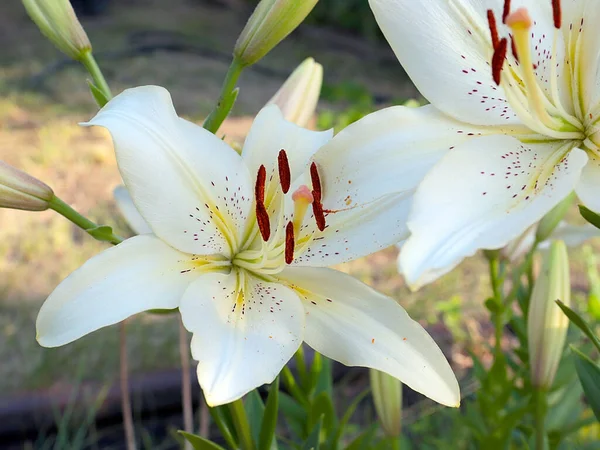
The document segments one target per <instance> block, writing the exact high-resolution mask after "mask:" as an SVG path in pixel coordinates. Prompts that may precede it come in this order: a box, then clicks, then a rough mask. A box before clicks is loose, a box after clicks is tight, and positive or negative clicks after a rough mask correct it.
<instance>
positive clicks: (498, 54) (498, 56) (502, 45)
mask: <svg viewBox="0 0 600 450" xmlns="http://www.w3.org/2000/svg"><path fill="white" fill-rule="evenodd" d="M507 45H508V41H507V40H506V38H502V39H501V40H500V42H499V43H498V47H496V50H494V56H493V57H492V75H493V76H494V83H496V84H497V85H498V86H499V85H500V80H501V77H502V66H503V65H504V59H505V58H506V47H507Z"/></svg>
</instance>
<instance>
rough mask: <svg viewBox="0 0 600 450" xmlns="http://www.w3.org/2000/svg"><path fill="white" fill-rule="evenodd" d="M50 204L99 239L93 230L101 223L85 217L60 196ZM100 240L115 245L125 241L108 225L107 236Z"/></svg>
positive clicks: (54, 198) (51, 207)
mask: <svg viewBox="0 0 600 450" xmlns="http://www.w3.org/2000/svg"><path fill="white" fill-rule="evenodd" d="M49 206H50V209H53V210H54V211H56V212H57V213H59V214H60V215H61V216H63V217H65V218H66V219H68V220H70V221H71V222H73V223H74V224H75V225H77V226H78V227H79V228H81V229H82V230H84V231H86V232H87V233H88V234H90V235H91V236H92V237H94V238H96V239H97V237H96V236H94V234H92V233H91V232H92V231H93V230H96V229H98V228H99V225H97V224H95V223H94V222H92V221H91V220H90V219H88V218H87V217H84V216H82V215H81V214H79V213H78V212H77V211H75V210H74V209H73V208H71V207H70V206H69V205H67V204H66V203H65V202H63V201H62V200H61V199H60V198H58V197H56V196H54V197H53V198H52V200H50V202H49ZM98 240H101V241H106V242H110V243H111V244H113V245H118V244H120V243H121V242H123V240H124V239H123V238H122V237H120V236H117V235H116V234H114V233H113V232H112V230H110V231H108V227H107V234H106V235H105V237H104V238H103V239H98Z"/></svg>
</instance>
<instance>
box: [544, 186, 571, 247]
mask: <svg viewBox="0 0 600 450" xmlns="http://www.w3.org/2000/svg"><path fill="white" fill-rule="evenodd" d="M574 200H575V193H574V192H572V193H571V194H570V195H568V196H567V197H565V198H564V199H563V200H562V201H561V202H560V203H559V204H558V205H556V206H555V207H554V208H552V209H551V210H550V212H549V213H548V214H546V215H545V216H544V217H543V218H542V220H540V223H539V225H538V227H537V231H536V233H535V239H536V240H537V241H538V242H543V241H545V240H546V239H548V238H549V237H550V236H551V235H552V233H553V232H554V229H555V228H556V227H557V226H558V224H559V223H560V222H561V221H562V220H563V218H564V217H565V215H566V214H567V211H568V210H569V208H570V207H571V205H572V204H573V201H574Z"/></svg>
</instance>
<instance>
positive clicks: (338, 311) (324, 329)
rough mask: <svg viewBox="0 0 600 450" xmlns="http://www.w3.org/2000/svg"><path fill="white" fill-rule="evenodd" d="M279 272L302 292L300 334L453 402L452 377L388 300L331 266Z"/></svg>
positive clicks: (431, 345) (339, 357)
mask: <svg viewBox="0 0 600 450" xmlns="http://www.w3.org/2000/svg"><path fill="white" fill-rule="evenodd" d="M281 277H282V278H284V279H285V280H287V281H289V282H290V283H292V284H293V285H294V286H297V287H298V288H299V292H300V293H301V294H304V297H303V300H304V304H305V309H306V331H305V336H304V340H305V342H306V343H307V344H308V345H310V346H311V347H312V348H314V349H315V350H316V351H318V352H319V353H322V354H323V355H325V356H327V357H328V358H331V359H334V360H336V361H339V362H341V363H342V364H345V365H347V366H361V367H370V368H373V369H377V370H380V371H382V372H386V373H388V374H390V375H392V376H394V377H396V378H398V379H399V380H401V381H402V382H403V383H405V384H407V385H408V386H410V387H411V388H412V389H414V390H416V391H418V392H420V393H422V394H423V395H426V396H428V397H430V398H432V399H433V400H435V401H437V402H439V403H442V404H444V405H448V406H458V404H459V403H460V392H459V387H458V382H457V381H456V377H455V375H454V373H453V372H452V369H451V368H450V365H449V364H448V361H447V360H446V358H445V357H444V355H443V354H442V352H441V350H440V349H439V347H438V346H437V345H436V343H435V342H434V341H433V339H432V338H431V336H429V334H427V332H426V331H425V330H424V329H423V327H421V325H419V324H418V323H417V322H415V321H413V320H412V319H411V318H410V317H409V316H408V314H406V311H404V309H402V307H401V306H400V305H398V304H397V303H396V302H395V301H394V300H392V299H391V298H389V297H385V296H383V295H381V294H379V293H377V292H375V291H374V290H372V289H371V288H369V287H368V286H367V285H365V284H363V283H361V282H359V281H358V280H356V279H354V278H352V277H351V276H349V275H346V274H343V273H341V272H338V271H335V270H332V269H325V268H320V269H314V268H308V267H306V268H301V267H297V268H288V269H286V270H285V271H284V272H282V274H281Z"/></svg>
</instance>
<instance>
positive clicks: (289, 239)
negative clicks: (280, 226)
mask: <svg viewBox="0 0 600 450" xmlns="http://www.w3.org/2000/svg"><path fill="white" fill-rule="evenodd" d="M295 246H296V243H295V239H294V224H293V223H292V222H288V224H287V226H286V227H285V263H286V264H291V263H292V262H293V261H294V247H295Z"/></svg>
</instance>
